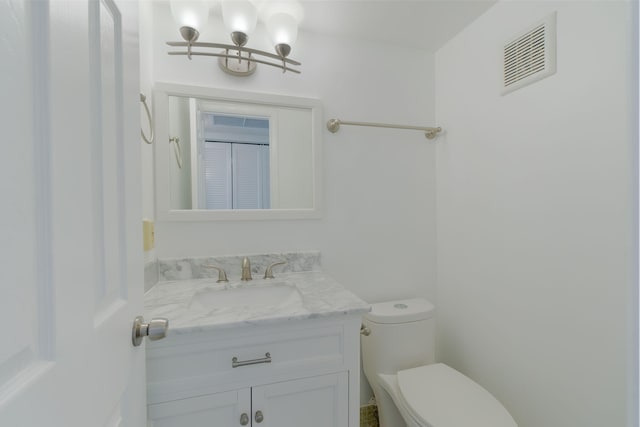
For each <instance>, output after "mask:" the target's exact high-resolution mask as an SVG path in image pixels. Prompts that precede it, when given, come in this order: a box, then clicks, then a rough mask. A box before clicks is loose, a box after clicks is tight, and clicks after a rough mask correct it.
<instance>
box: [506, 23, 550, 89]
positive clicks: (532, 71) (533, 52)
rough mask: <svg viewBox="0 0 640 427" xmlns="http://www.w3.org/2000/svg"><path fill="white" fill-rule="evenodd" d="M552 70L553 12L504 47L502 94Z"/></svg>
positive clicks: (541, 77)
mask: <svg viewBox="0 0 640 427" xmlns="http://www.w3.org/2000/svg"><path fill="white" fill-rule="evenodd" d="M555 72H556V13H555V12H554V13H553V14H551V15H549V16H547V17H546V18H545V19H544V20H543V21H542V22H538V23H537V24H536V25H534V26H533V28H532V29H531V30H529V31H527V32H526V33H525V34H523V35H519V36H517V37H515V38H514V39H512V40H511V41H510V42H509V43H507V44H506V45H505V46H504V85H503V89H502V94H503V95H504V94H506V93H509V92H512V91H514V90H516V89H519V88H521V87H523V86H526V85H528V84H531V83H533V82H535V81H538V80H540V79H543V78H545V77H548V76H550V75H552V74H554V73H555Z"/></svg>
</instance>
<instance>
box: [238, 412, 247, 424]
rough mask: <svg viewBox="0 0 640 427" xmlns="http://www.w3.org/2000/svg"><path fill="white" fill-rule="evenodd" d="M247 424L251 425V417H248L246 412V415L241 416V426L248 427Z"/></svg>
mask: <svg viewBox="0 0 640 427" xmlns="http://www.w3.org/2000/svg"><path fill="white" fill-rule="evenodd" d="M247 424H249V415H247V413H246V412H245V413H244V414H242V415H240V425H241V426H246V425H247Z"/></svg>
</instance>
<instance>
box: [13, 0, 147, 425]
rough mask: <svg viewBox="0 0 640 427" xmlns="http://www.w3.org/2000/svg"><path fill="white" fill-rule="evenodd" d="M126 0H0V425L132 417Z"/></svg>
mask: <svg viewBox="0 0 640 427" xmlns="http://www.w3.org/2000/svg"><path fill="white" fill-rule="evenodd" d="M137 19H138V17H137V4H136V3H135V2H133V1H128V0H127V1H124V0H123V1H121V0H115V1H114V0H67V1H57V0H32V1H28V0H0V58H1V59H0V99H1V100H2V101H1V102H0V138H2V142H1V144H2V151H1V152H0V186H1V189H2V191H1V193H0V194H1V195H2V209H0V232H1V234H0V236H1V238H2V243H1V245H0V247H1V250H0V259H1V262H2V267H1V268H0V322H1V325H2V326H1V330H2V338H1V340H0V425H1V426H6V427H31V426H33V427H43V426H64V427H76V426H77V427H88V426H91V427H102V426H136V427H140V426H143V425H144V423H145V399H144V350H143V348H144V347H133V346H132V344H131V325H132V322H133V319H134V317H135V315H137V314H141V312H142V294H143V277H142V274H143V273H142V249H141V248H142V246H141V224H140V219H141V214H140V211H141V209H140V199H141V196H140V178H139V168H140V156H139V149H140V145H139V144H140V140H139V132H140V130H139V129H140V128H139V105H138V101H139V89H138V81H139V76H138V34H137V31H138V30H137V27H138V24H137Z"/></svg>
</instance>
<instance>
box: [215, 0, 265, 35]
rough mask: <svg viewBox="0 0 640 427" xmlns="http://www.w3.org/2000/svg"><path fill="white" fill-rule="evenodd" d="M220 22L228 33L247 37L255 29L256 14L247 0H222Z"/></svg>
mask: <svg viewBox="0 0 640 427" xmlns="http://www.w3.org/2000/svg"><path fill="white" fill-rule="evenodd" d="M222 20H223V21H224V25H225V26H226V27H227V29H228V30H229V31H231V32H235V31H238V32H241V33H244V34H246V35H249V34H250V33H251V32H252V31H253V30H254V29H255V28H256V24H257V22H258V13H257V11H256V8H255V7H254V6H253V4H251V2H249V0H223V1H222Z"/></svg>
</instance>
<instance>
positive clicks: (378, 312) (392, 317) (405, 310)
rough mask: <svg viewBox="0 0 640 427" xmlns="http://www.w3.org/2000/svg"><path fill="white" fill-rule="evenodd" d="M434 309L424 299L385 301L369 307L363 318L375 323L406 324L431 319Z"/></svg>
mask: <svg viewBox="0 0 640 427" xmlns="http://www.w3.org/2000/svg"><path fill="white" fill-rule="evenodd" d="M434 311H435V308H434V307H433V304H431V303H430V302H429V301H427V300H426V299H424V298H411V299H403V300H396V301H386V302H380V303H377V304H372V305H371V311H370V312H369V313H367V314H365V318H366V319H367V320H369V321H371V322H375V323H406V322H415V321H417V320H425V319H429V318H431V317H433V314H434Z"/></svg>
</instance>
